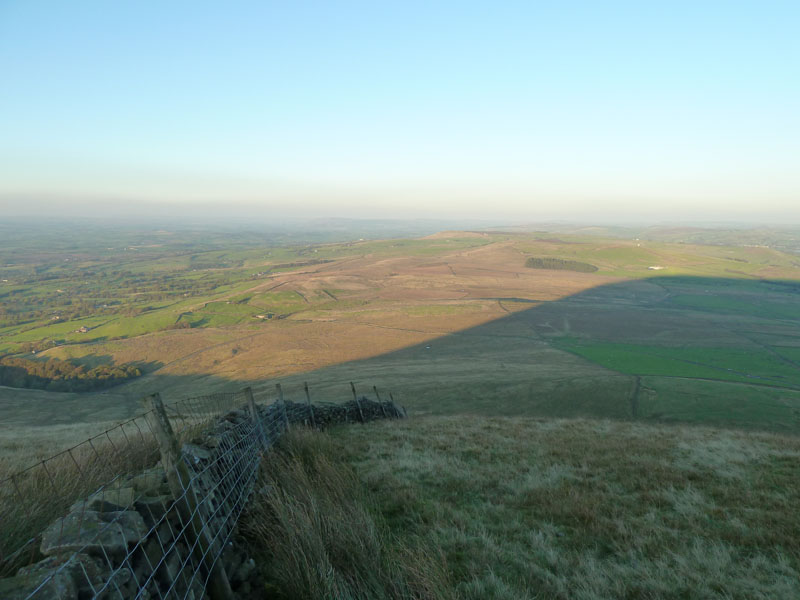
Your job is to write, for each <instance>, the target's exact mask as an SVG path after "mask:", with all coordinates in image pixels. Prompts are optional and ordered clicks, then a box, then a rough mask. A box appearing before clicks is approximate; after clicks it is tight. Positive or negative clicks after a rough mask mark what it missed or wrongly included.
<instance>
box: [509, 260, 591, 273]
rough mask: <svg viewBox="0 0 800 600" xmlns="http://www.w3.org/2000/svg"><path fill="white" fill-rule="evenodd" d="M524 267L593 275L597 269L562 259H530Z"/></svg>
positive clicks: (582, 263) (583, 263) (587, 264)
mask: <svg viewBox="0 0 800 600" xmlns="http://www.w3.org/2000/svg"><path fill="white" fill-rule="evenodd" d="M525 266H526V267H530V268H531V269H552V270H556V271H578V272H579V273H594V272H595V271H597V267H595V266H594V265H590V264H589V263H585V262H580V261H577V260H564V259H563V258H551V257H543V258H536V257H531V258H529V259H528V260H526V261H525Z"/></svg>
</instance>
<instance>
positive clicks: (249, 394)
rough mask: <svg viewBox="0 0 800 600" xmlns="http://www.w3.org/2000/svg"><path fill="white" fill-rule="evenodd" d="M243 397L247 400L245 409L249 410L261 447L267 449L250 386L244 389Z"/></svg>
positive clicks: (262, 427)
mask: <svg viewBox="0 0 800 600" xmlns="http://www.w3.org/2000/svg"><path fill="white" fill-rule="evenodd" d="M244 395H245V398H247V407H248V408H249V409H250V416H251V417H252V419H253V424H254V425H255V428H256V429H257V430H258V435H259V437H260V438H261V447H262V448H266V447H267V435H266V434H265V433H264V425H263V424H262V423H261V417H260V416H259V414H258V407H256V400H255V398H253V388H251V387H250V386H248V387H246V388H244Z"/></svg>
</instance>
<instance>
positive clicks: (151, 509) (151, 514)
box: [134, 495, 172, 525]
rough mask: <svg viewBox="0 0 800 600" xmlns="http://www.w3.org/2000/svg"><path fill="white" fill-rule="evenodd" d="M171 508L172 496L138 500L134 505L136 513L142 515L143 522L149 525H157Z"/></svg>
mask: <svg viewBox="0 0 800 600" xmlns="http://www.w3.org/2000/svg"><path fill="white" fill-rule="evenodd" d="M171 506H172V496H167V495H164V496H156V497H154V498H147V497H145V498H139V499H138V500H136V502H135V503H134V507H135V508H136V511H137V512H138V513H139V514H141V515H143V516H144V518H145V521H147V522H149V523H150V524H151V525H153V524H155V523H158V522H159V521H160V520H161V518H162V517H163V516H164V515H165V514H167V511H169V509H170V507H171Z"/></svg>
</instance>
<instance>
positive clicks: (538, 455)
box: [334, 417, 800, 600]
mask: <svg viewBox="0 0 800 600" xmlns="http://www.w3.org/2000/svg"><path fill="white" fill-rule="evenodd" d="M334 437H335V438H337V439H338V440H339V441H340V442H341V443H342V444H343V446H344V447H346V448H347V449H348V456H349V460H350V462H351V464H352V465H353V466H354V468H355V470H356V472H357V473H358V476H359V478H360V479H361V480H362V482H363V484H364V485H365V486H366V487H367V488H368V489H369V490H371V493H372V495H373V497H374V498H376V499H377V501H378V503H379V506H380V510H381V512H382V513H383V514H384V516H385V517H386V518H387V519H388V522H389V523H390V526H391V528H392V530H393V531H394V532H396V533H398V534H401V535H410V536H418V537H422V538H423V539H426V540H427V541H428V543H429V544H431V545H433V546H434V547H439V548H441V550H442V551H443V552H444V555H445V558H446V560H447V563H448V565H449V567H450V569H451V576H452V581H453V584H454V591H455V593H456V594H457V595H458V597H460V598H466V599H475V600H478V599H481V600H483V599H489V598H496V599H509V600H510V599H515V600H517V599H521V598H558V599H562V598H563V599H567V598H569V599H579V600H599V599H606V598H629V599H646V598H675V599H678V598H726V599H731V598H741V599H765V600H766V599H768V598H769V599H779V598H786V599H789V598H798V597H800V516H798V514H797V512H796V510H795V508H794V506H793V504H794V499H796V498H797V497H798V495H800V440H798V439H796V438H788V437H781V436H777V435H769V434H752V433H743V432H733V431H722V430H714V429H706V428H691V427H683V428H680V427H670V426H661V427H659V426H649V425H640V424H635V423H614V422H609V421H585V420H571V421H570V420H533V419H520V418H516V419H504V418H494V419H481V418H473V417H449V418H446V417H439V418H436V417H427V418H422V419H414V420H410V421H407V422H399V423H398V422H392V423H376V424H370V425H368V426H365V427H350V428H341V429H338V430H336V431H335V434H334Z"/></svg>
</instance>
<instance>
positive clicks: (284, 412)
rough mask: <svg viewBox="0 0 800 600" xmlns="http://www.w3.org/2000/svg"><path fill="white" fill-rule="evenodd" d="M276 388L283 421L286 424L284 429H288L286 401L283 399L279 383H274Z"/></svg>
mask: <svg viewBox="0 0 800 600" xmlns="http://www.w3.org/2000/svg"><path fill="white" fill-rule="evenodd" d="M275 388H276V389H277V390H278V399H279V400H280V402H281V410H282V411H283V422H284V423H285V424H286V431H289V416H288V415H287V414H286V401H285V400H284V399H283V388H282V387H281V384H280V383H276V384H275Z"/></svg>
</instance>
